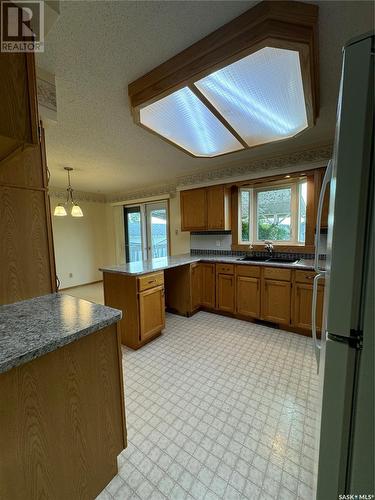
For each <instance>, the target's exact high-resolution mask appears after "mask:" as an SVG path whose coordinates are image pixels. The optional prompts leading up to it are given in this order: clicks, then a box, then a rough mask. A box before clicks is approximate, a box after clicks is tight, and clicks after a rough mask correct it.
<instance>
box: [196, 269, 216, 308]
mask: <svg viewBox="0 0 375 500" xmlns="http://www.w3.org/2000/svg"><path fill="white" fill-rule="evenodd" d="M199 267H200V272H201V280H202V281H201V284H202V285H201V305H202V306H204V307H208V308H210V309H214V308H215V290H216V283H215V264H205V263H200V264H199Z"/></svg>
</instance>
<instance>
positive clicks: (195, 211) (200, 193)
mask: <svg viewBox="0 0 375 500" xmlns="http://www.w3.org/2000/svg"><path fill="white" fill-rule="evenodd" d="M180 201H181V231H204V230H205V229H206V227H207V211H206V207H207V202H206V189H204V188H202V189H189V190H188V191H181V193H180Z"/></svg>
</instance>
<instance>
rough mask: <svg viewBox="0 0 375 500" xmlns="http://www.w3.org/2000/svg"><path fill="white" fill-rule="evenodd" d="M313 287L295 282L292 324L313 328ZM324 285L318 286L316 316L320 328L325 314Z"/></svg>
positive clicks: (306, 328) (307, 328) (308, 328)
mask: <svg viewBox="0 0 375 500" xmlns="http://www.w3.org/2000/svg"><path fill="white" fill-rule="evenodd" d="M312 295H313V287H312V285H310V284H307V283H295V286H294V292H293V308H292V325H293V326H296V327H298V328H303V329H305V330H311V326H312V325H311V306H312ZM323 300H324V287H323V286H319V287H318V295H317V305H316V314H317V316H316V318H317V327H318V329H319V330H320V329H321V325H322V316H323Z"/></svg>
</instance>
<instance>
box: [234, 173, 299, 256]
mask: <svg viewBox="0 0 375 500" xmlns="http://www.w3.org/2000/svg"><path fill="white" fill-rule="evenodd" d="M303 183H307V177H302V178H301V177H299V178H297V179H288V180H287V181H286V182H285V181H284V182H281V181H275V182H268V183H262V184H261V185H260V186H241V187H239V189H238V214H237V221H238V244H239V245H247V246H250V245H257V246H259V245H264V242H265V241H268V240H259V239H258V235H257V233H258V228H257V226H258V203H257V196H258V194H259V193H261V192H265V191H272V190H278V189H286V188H290V189H291V203H290V219H291V226H290V227H291V239H289V240H272V242H273V243H275V244H276V245H280V246H283V245H284V246H301V247H304V246H305V245H306V237H305V241H303V242H302V241H299V224H300V221H299V219H300V206H299V205H300V204H299V193H300V185H301V184H303ZM244 191H246V192H249V241H245V240H243V239H242V219H241V214H242V207H241V194H242V192H244ZM307 203H308V201H307V200H306V205H307Z"/></svg>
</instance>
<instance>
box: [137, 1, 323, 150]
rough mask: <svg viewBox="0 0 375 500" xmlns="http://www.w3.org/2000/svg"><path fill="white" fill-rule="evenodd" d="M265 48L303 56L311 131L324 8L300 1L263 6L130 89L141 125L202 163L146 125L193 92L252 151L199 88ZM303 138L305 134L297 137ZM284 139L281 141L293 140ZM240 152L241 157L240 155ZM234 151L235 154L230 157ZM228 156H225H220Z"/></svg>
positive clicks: (315, 113) (316, 102)
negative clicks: (175, 97)
mask: <svg viewBox="0 0 375 500" xmlns="http://www.w3.org/2000/svg"><path fill="white" fill-rule="evenodd" d="M264 47H274V48H283V49H289V50H295V51H298V53H299V56H300V65H301V75H302V82H303V90H304V97H305V104H306V115H307V122H308V127H307V128H310V127H312V126H314V125H315V122H316V118H317V116H318V114H319V65H318V6H317V5H313V4H306V3H303V2H298V1H296V2H295V1H290V0H287V1H278V0H276V1H275V0H268V1H263V2H260V3H259V4H257V5H255V6H254V7H252V8H251V9H249V10H248V11H246V12H245V13H243V14H242V15H240V16H239V17H237V18H236V19H234V20H232V21H230V22H229V23H227V24H225V25H224V26H222V27H221V28H219V29H217V30H216V31H214V32H213V33H211V34H210V35H208V36H206V37H205V38H203V39H202V40H200V41H198V42H197V43H195V44H193V45H192V46H190V47H189V48H187V49H185V50H184V51H182V52H180V53H179V54H177V55H176V56H174V57H172V58H171V59H169V60H168V61H166V62H165V63H163V64H161V65H160V66H157V67H156V68H154V69H153V70H151V71H150V72H149V73H147V74H146V75H144V76H142V77H141V78H138V79H137V80H135V81H134V82H132V83H130V84H129V86H128V94H129V99H130V105H131V111H132V115H133V118H134V121H135V123H137V124H138V125H140V126H141V127H142V128H144V129H146V130H148V131H150V132H152V133H153V134H155V135H157V136H159V137H161V138H162V139H163V140H164V141H166V142H168V143H169V144H171V145H173V146H175V147H177V148H178V149H180V150H182V151H184V152H186V153H188V154H189V155H190V156H193V157H196V155H194V154H193V153H191V152H189V151H187V150H186V149H184V148H182V147H181V146H178V145H177V144H176V143H174V142H172V141H170V140H169V139H167V138H166V137H164V136H161V135H160V134H159V133H158V132H156V131H154V130H152V129H150V128H148V127H147V126H145V125H143V124H142V123H140V109H141V108H142V107H145V106H147V105H149V104H151V103H153V102H155V101H158V100H160V99H161V98H163V97H166V96H167V95H169V94H171V93H173V92H175V91H177V90H179V89H180V88H183V87H186V86H188V87H189V88H190V90H192V91H193V92H194V94H195V95H196V96H197V97H198V98H199V99H200V100H201V101H202V102H203V104H204V105H205V106H206V107H207V108H208V109H209V110H210V111H211V113H213V114H214V116H215V117H216V118H217V119H219V120H220V122H221V123H222V124H223V125H224V126H225V127H226V128H227V130H229V132H230V133H231V134H232V135H233V136H234V137H235V138H236V139H237V140H238V141H239V142H240V143H241V145H242V146H243V147H244V148H245V149H247V148H253V147H257V145H254V146H249V145H248V144H247V143H246V142H245V141H244V139H243V138H242V137H241V136H240V135H239V134H238V132H237V131H236V130H234V129H233V127H232V126H231V125H230V124H229V123H228V122H227V120H226V119H225V118H224V117H223V116H222V115H221V113H220V112H219V111H218V110H217V109H216V108H215V107H214V106H212V105H211V103H210V102H209V101H208V100H207V99H206V98H205V97H204V96H203V94H202V93H201V92H199V90H198V88H197V87H196V86H195V85H194V83H195V82H196V81H198V80H199V79H201V78H203V77H205V76H207V75H209V74H210V73H212V72H213V71H216V70H218V69H220V68H223V67H225V66H227V65H229V64H231V63H233V62H235V61H238V60H239V59H242V58H243V57H246V56H247V55H249V54H252V53H254V52H256V51H258V50H260V49H262V48H264ZM297 135H299V134H297ZM288 139H290V138H287V139H284V138H283V139H281V140H288ZM238 151H241V149H240V150H238ZM233 152H234V151H230V152H229V153H224V155H225V154H230V153H233ZM215 156H223V155H215Z"/></svg>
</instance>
